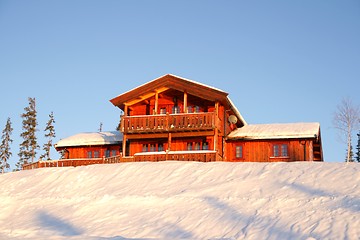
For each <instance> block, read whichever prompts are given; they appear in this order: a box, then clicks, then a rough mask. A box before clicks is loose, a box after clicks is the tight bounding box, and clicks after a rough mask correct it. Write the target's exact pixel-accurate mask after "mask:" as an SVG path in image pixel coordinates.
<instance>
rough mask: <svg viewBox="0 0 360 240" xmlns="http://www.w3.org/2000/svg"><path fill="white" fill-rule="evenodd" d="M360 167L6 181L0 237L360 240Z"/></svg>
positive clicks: (214, 166) (129, 171) (197, 167)
mask: <svg viewBox="0 0 360 240" xmlns="http://www.w3.org/2000/svg"><path fill="white" fill-rule="evenodd" d="M359 183H360V164H346V163H314V162H296V163H224V162H214V163H199V162H158V163H149V162H141V163H122V164H114V165H92V166H84V167H76V168H49V169H37V170H29V171H22V172H16V173H7V174H3V175H0V186H1V191H0V223H1V224H0V239H180V238H185V239H359V238H360V227H359V226H360V187H359Z"/></svg>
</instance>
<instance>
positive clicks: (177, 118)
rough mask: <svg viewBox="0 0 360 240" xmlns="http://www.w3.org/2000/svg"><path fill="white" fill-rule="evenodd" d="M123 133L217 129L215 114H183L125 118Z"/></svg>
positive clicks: (123, 120)
mask: <svg viewBox="0 0 360 240" xmlns="http://www.w3.org/2000/svg"><path fill="white" fill-rule="evenodd" d="M121 121H122V123H121V124H122V125H121V126H122V129H121V130H122V132H124V133H145V132H152V133H153V132H169V131H170V132H176V131H194V130H195V131H200V130H211V129H214V127H215V113H213V112H206V113H182V114H160V115H141V116H123V117H122V120H121Z"/></svg>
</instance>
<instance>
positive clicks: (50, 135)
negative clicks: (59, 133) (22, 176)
mask: <svg viewBox="0 0 360 240" xmlns="http://www.w3.org/2000/svg"><path fill="white" fill-rule="evenodd" d="M28 101H29V103H28V106H27V107H25V108H24V113H22V114H21V115H20V117H21V118H22V132H21V134H20V137H21V138H22V139H23V141H22V142H21V143H20V145H19V153H18V156H19V160H18V162H17V163H16V164H15V166H16V169H14V171H19V170H21V169H22V166H23V164H27V163H31V162H34V159H35V158H36V155H37V153H38V150H39V149H40V146H39V144H38V141H37V137H36V132H37V131H38V129H37V126H38V122H37V111H36V101H35V98H31V97H29V98H28ZM54 124H55V120H54V113H53V112H51V113H50V114H49V120H48V122H47V123H46V127H45V129H44V132H45V138H46V139H47V141H46V143H45V144H44V145H43V148H42V150H43V151H44V153H43V154H41V156H40V159H46V160H50V149H51V147H52V146H53V139H54V138H55V137H56V135H55V127H54ZM12 131H13V128H12V122H11V119H10V118H7V121H6V124H5V128H4V129H3V131H2V136H1V146H0V169H1V172H2V173H4V172H5V171H6V170H8V169H10V164H9V159H10V157H11V156H12V152H11V144H12V142H13V139H12V138H11V135H12Z"/></svg>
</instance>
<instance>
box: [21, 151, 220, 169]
mask: <svg viewBox="0 0 360 240" xmlns="http://www.w3.org/2000/svg"><path fill="white" fill-rule="evenodd" d="M216 154H217V153H216V151H213V150H199V151H169V152H165V151H164V152H145V153H136V154H135V155H134V156H130V157H122V156H114V157H109V158H79V159H59V160H48V161H41V160H40V161H37V162H33V163H28V164H24V165H23V168H22V169H23V170H31V169H36V168H49V167H78V166H86V165H92V164H114V163H122V162H158V161H196V162H214V161H216Z"/></svg>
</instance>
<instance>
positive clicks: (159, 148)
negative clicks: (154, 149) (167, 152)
mask: <svg viewBox="0 0 360 240" xmlns="http://www.w3.org/2000/svg"><path fill="white" fill-rule="evenodd" d="M158 151H159V152H161V151H164V145H163V144H162V143H159V145H158Z"/></svg>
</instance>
